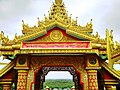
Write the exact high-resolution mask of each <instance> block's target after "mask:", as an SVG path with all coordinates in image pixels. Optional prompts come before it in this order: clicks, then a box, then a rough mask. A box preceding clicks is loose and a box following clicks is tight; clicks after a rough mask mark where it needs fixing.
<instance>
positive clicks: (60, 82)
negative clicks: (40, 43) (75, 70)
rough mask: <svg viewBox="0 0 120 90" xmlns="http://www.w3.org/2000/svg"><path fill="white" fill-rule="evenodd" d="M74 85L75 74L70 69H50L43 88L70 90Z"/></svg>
mask: <svg viewBox="0 0 120 90" xmlns="http://www.w3.org/2000/svg"><path fill="white" fill-rule="evenodd" d="M73 86H74V82H73V76H72V75H71V74H70V72H69V71H49V72H48V74H47V75H46V76H45V82H44V83H43V88H44V89H45V88H46V87H49V88H50V89H52V90H53V89H58V90H61V89H62V90H63V89H66V90H70V89H71V87H73Z"/></svg>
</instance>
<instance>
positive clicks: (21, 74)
mask: <svg viewBox="0 0 120 90" xmlns="http://www.w3.org/2000/svg"><path fill="white" fill-rule="evenodd" d="M27 75H28V73H27V71H26V70H18V81H17V90H26V86H27Z"/></svg>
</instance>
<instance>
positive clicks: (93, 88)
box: [87, 70, 98, 90]
mask: <svg viewBox="0 0 120 90" xmlns="http://www.w3.org/2000/svg"><path fill="white" fill-rule="evenodd" d="M87 74H88V90H98V80H97V70H88V71H87Z"/></svg>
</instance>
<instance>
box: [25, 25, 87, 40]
mask: <svg viewBox="0 0 120 90" xmlns="http://www.w3.org/2000/svg"><path fill="white" fill-rule="evenodd" d="M24 41H25V42H77V41H89V40H87V39H86V38H83V37H79V38H76V37H75V36H72V35H69V34H67V32H66V30H63V29H61V28H59V27H54V28H52V29H48V30H46V34H44V35H37V36H32V37H31V38H28V39H27V40H24Z"/></svg>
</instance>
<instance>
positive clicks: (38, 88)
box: [34, 65, 83, 90]
mask: <svg viewBox="0 0 120 90" xmlns="http://www.w3.org/2000/svg"><path fill="white" fill-rule="evenodd" d="M49 71H69V72H70V74H71V75H72V76H73V82H74V84H75V90H83V83H82V81H81V73H80V72H78V70H77V69H76V68H75V67H74V66H71V65H64V66H60V65H56V66H55V65H54V66H51V65H47V66H40V67H39V68H38V69H37V70H36V71H35V72H34V84H35V86H34V89H35V90H42V88H43V83H44V82H45V76H46V75H47V74H48V72H49Z"/></svg>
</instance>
